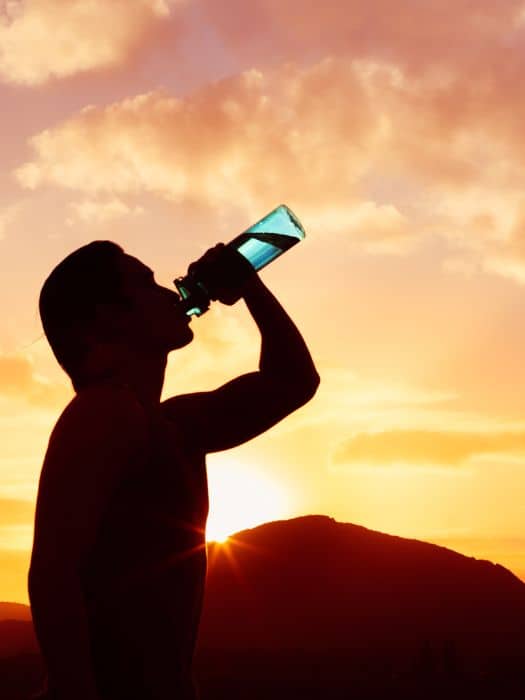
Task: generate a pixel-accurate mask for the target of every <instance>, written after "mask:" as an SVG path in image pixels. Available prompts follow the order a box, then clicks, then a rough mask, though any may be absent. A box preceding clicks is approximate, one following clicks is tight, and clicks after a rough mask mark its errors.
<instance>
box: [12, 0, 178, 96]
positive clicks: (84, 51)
mask: <svg viewBox="0 0 525 700" xmlns="http://www.w3.org/2000/svg"><path fill="white" fill-rule="evenodd" d="M176 2H177V0H132V1H131V2H130V0H110V1H108V0H26V1H25V2H18V3H15V2H10V3H9V4H8V5H7V6H6V7H7V10H6V12H5V14H4V21H3V22H0V76H1V77H3V78H4V80H5V81H7V82H12V83H20V84H25V85H37V84H40V83H44V82H46V81H47V80H49V79H50V78H63V77H66V76H70V75H74V74H75V73H80V72H84V71H89V70H93V69H97V68H105V67H108V66H115V65H117V64H119V63H122V62H123V61H124V60H125V59H126V58H127V57H128V56H129V54H130V53H131V52H132V51H133V50H134V49H135V48H136V47H137V46H138V45H139V44H140V43H141V42H142V41H143V40H144V38H145V37H146V36H147V35H148V33H149V32H150V31H151V30H152V29H153V28H154V27H155V25H156V24H157V23H158V22H159V20H162V19H164V18H166V17H167V16H168V15H169V13H170V6H171V5H173V4H175V3H176Z"/></svg>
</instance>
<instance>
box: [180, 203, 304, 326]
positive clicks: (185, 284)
mask: <svg viewBox="0 0 525 700" xmlns="http://www.w3.org/2000/svg"><path fill="white" fill-rule="evenodd" d="M305 235H306V234H305V230H304V228H303V226H302V224H301V222H300V221H299V219H298V218H297V217H296V216H295V214H294V213H293V212H292V211H291V210H290V209H289V208H288V207H287V206H286V204H281V206H279V207H277V208H276V209H274V210H273V211H271V212H270V213H269V214H267V215H266V216H265V217H264V218H263V219H261V220H260V221H258V222H257V223H256V224H254V225H253V226H250V228H249V229H247V230H246V231H244V232H243V233H241V234H240V235H239V236H237V237H236V238H234V239H233V241H230V242H229V243H227V247H228V248H232V249H233V250H235V251H237V253H239V254H240V255H241V256H242V257H243V258H244V259H245V260H247V261H248V262H249V263H250V265H251V266H252V268H253V269H254V270H255V271H258V270H261V269H262V268H263V267H265V266H266V265H268V264H269V263H271V262H272V261H273V260H275V259H276V258H278V257H279V255H282V254H283V253H284V252H285V251H287V250H289V249H290V248H291V247H292V246H294V245H295V244H296V243H299V241H302V239H303V238H304V237H305ZM174 283H175V286H176V287H177V290H178V292H179V294H180V295H181V297H182V299H183V300H184V302H185V304H186V307H187V308H186V314H187V315H188V316H201V315H202V314H203V313H204V312H205V311H207V310H208V308H209V306H210V300H211V297H210V294H209V291H208V289H207V288H206V285H205V283H204V282H203V281H202V280H199V279H196V278H194V277H192V276H190V275H187V276H186V277H177V279H175V280H174Z"/></svg>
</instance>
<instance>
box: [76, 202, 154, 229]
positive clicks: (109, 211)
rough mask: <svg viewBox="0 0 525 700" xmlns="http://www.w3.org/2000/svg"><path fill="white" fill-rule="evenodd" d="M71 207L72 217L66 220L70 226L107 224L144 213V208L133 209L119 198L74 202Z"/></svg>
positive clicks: (134, 207) (135, 207) (136, 207)
mask: <svg viewBox="0 0 525 700" xmlns="http://www.w3.org/2000/svg"><path fill="white" fill-rule="evenodd" d="M69 207H70V209H71V216H70V217H68V219H67V220H66V223H67V224H68V226H73V225H74V224H75V223H77V222H79V223H88V224H105V223H108V222H110V221H115V220H116V219H121V218H123V217H125V216H139V215H140V214H143V213H144V209H143V207H140V206H133V207H131V206H129V205H127V204H126V203H125V202H123V201H122V200H121V199H119V198H117V197H112V198H111V199H107V200H96V199H84V200H82V201H81V202H72V203H71V204H70V205H69Z"/></svg>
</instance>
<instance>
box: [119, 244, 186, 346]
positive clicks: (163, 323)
mask: <svg viewBox="0 0 525 700" xmlns="http://www.w3.org/2000/svg"><path fill="white" fill-rule="evenodd" d="M121 280H122V293H123V295H124V296H125V297H127V298H128V299H129V300H130V302H131V309H130V311H129V312H128V311H126V314H125V318H126V331H127V332H129V335H130V336H131V337H130V341H131V342H133V343H135V344H136V345H137V346H139V347H141V348H147V349H154V350H161V351H163V352H169V351H170V350H175V349H176V348H181V347H184V346H185V345H187V344H188V343H190V342H191V341H192V339H193V331H192V330H191V328H190V327H189V324H190V320H191V317H189V316H186V314H185V313H184V311H183V308H184V307H183V306H182V304H180V297H179V295H178V294H177V292H176V291H175V290H171V289H168V288H167V287H162V286H161V285H159V284H157V283H156V282H155V278H154V274H153V272H152V271H151V270H150V268H149V267H147V266H146V265H144V264H143V263H141V262H140V260H138V259H137V258H134V257H133V256H131V255H127V254H124V255H123V256H122V258H121Z"/></svg>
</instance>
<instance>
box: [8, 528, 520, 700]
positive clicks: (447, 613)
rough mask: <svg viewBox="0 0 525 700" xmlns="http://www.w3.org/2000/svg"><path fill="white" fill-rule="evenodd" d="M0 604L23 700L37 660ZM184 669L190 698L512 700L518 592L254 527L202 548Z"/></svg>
mask: <svg viewBox="0 0 525 700" xmlns="http://www.w3.org/2000/svg"><path fill="white" fill-rule="evenodd" d="M5 605H6V604H0V654H1V655H3V656H4V659H1V660H0V697H1V698H2V700H4V699H5V700H25V699H26V698H27V693H26V689H28V688H32V687H34V685H35V682H36V679H38V677H39V676H38V674H41V669H42V667H41V659H39V657H38V656H37V655H33V656H31V653H32V651H33V650H34V649H35V640H34V635H33V630H32V626H31V624H30V623H29V622H27V621H25V622H24V621H23V620H22V619H21V617H23V615H24V612H23V611H21V608H23V607H24V606H20V607H19V606H16V607H15V608H11V609H9V608H5V607H3V606H5ZM25 611H26V614H27V616H28V617H29V616H30V611H29V608H27V607H26V608H25ZM12 613H16V619H14V620H13V619H8V620H6V619H5V617H6V616H9V615H10V614H12ZM2 616H4V620H3V621H1V620H2ZM21 652H26V656H25V657H23V656H22V655H21ZM15 655H18V656H17V658H9V659H8V658H5V657H7V656H11V657H14V656H15ZM197 667H198V672H199V678H200V684H201V688H202V691H203V692H202V697H203V700H226V699H228V700H241V699H242V700H245V699H246V698H248V697H249V698H250V700H295V699H296V698H297V700H299V698H300V699H301V700H310V699H311V700H313V699H314V698H315V699H316V700H346V699H347V698H350V697H352V698H357V699H358V700H384V699H385V698H392V699H393V700H396V699H397V698H403V700H416V699H417V700H421V698H425V700H437V698H440V700H441V698H443V697H447V698H448V700H460V699H461V700H464V699H465V698H471V697H472V698H474V697H475V698H477V699H478V700H480V699H483V700H484V699H485V698H491V700H492V699H493V698H496V697H497V698H498V700H506V699H507V698H509V699H510V698H515V697H523V692H522V691H524V690H525V672H524V668H525V584H523V583H522V582H521V581H520V580H519V579H518V578H517V577H516V576H514V575H513V574H512V573H511V572H509V571H508V570H506V569H504V568H503V567H501V566H499V565H497V564H492V563H490V562H487V561H479V560H476V559H474V558H471V557H465V556H463V555H460V554H457V553H456V552H453V551H451V550H449V549H445V548H443V547H438V546H436V545H432V544H428V543H425V542H420V541H417V540H408V539H403V538H400V537H393V536H390V535H385V534H382V533H379V532H374V531H372V530H367V529H366V528H364V527H358V526H356V525H350V524H344V523H338V522H336V521H335V520H333V519H331V518H328V517H325V516H307V517H303V518H296V519H293V520H287V521H281V522H273V523H267V524H265V525H261V526H260V527H257V528H254V529H251V530H245V531H243V532H239V533H238V534H236V535H235V536H233V537H232V538H230V540H229V542H228V543H227V544H226V545H218V544H210V546H209V569H208V582H207V590H206V598H205V608H204V614H203V619H202V625H201V632H200V642H199V651H198V655H197Z"/></svg>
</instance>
